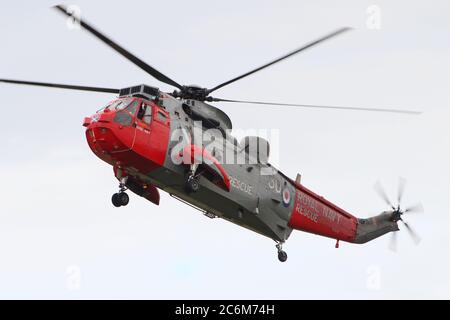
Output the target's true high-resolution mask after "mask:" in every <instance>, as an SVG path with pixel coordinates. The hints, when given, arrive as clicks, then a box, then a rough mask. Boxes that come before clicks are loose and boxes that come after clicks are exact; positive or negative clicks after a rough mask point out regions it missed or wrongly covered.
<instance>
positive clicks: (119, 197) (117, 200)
mask: <svg viewBox="0 0 450 320" xmlns="http://www.w3.org/2000/svg"><path fill="white" fill-rule="evenodd" d="M111 201H112V204H113V205H114V206H115V207H117V208H118V207H124V206H126V205H127V204H128V202H130V197H128V194H126V193H125V192H119V193H114V194H113V196H112V198H111Z"/></svg>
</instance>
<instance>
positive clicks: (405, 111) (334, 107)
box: [211, 98, 422, 114]
mask: <svg viewBox="0 0 450 320" xmlns="http://www.w3.org/2000/svg"><path fill="white" fill-rule="evenodd" d="M211 101H213V102H237V103H247V104H260V105H267V106H283V107H300V108H319V109H338V110H355V111H371V112H389V113H402V114H421V113H422V112H420V111H411V110H400V109H378V108H360V107H345V106H322V105H313V104H294V103H277V102H262V101H247V100H230V99H221V98H212V100H211Z"/></svg>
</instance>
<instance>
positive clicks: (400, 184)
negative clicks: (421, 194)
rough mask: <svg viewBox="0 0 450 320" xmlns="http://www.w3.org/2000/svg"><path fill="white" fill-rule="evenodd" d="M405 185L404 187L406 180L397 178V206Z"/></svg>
mask: <svg viewBox="0 0 450 320" xmlns="http://www.w3.org/2000/svg"><path fill="white" fill-rule="evenodd" d="M405 185H406V179H405V178H402V177H399V178H398V189H397V204H398V205H400V203H401V201H402V198H403V192H404V191H405Z"/></svg>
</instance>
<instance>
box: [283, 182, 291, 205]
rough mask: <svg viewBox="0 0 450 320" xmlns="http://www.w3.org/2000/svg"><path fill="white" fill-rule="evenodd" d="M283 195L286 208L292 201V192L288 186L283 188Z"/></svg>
mask: <svg viewBox="0 0 450 320" xmlns="http://www.w3.org/2000/svg"><path fill="white" fill-rule="evenodd" d="M282 197H283V205H284V206H285V207H286V208H287V207H289V204H290V203H291V193H290V192H289V189H288V187H284V188H283V191H282Z"/></svg>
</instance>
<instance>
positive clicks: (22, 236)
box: [0, 0, 450, 299]
mask: <svg viewBox="0 0 450 320" xmlns="http://www.w3.org/2000/svg"><path fill="white" fill-rule="evenodd" d="M73 3H75V4H77V5H78V6H79V7H80V8H81V10H82V16H83V17H84V18H86V19H87V20H88V21H90V22H92V24H94V25H95V26H97V27H98V28H99V29H100V30H101V31H103V32H104V33H106V34H107V35H109V36H111V37H112V38H113V39H114V40H116V41H117V42H119V43H120V44H122V45H123V46H124V47H125V48H127V49H129V50H130V51H131V52H133V53H135V54H136V55H137V56H139V57H141V58H142V59H143V60H145V61H146V62H148V63H149V64H151V65H152V66H155V67H156V68H157V69H159V70H161V71H162V72H164V73H166V74H167V75H169V76H170V77H172V78H174V79H175V80H177V81H178V82H180V83H186V84H190V83H197V84H201V85H204V86H209V87H211V86H214V85H216V84H218V83H221V82H223V81H225V80H228V79H230V78H232V77H234V76H236V75H239V74H242V73H244V72H246V71H248V70H250V69H251V68H253V67H256V66H259V65H261V64H263V63H265V62H267V61H268V60H271V59H273V58H275V57H278V56H280V55H282V54H284V53H286V52H288V51H290V50H293V49H295V48H296V47H299V46H300V45H302V44H304V43H306V42H308V41H310V40H313V39H315V38H317V37H319V36H322V35H324V34H326V33H328V32H329V31H332V30H334V29H335V28H337V27H341V26H352V27H354V28H355V30H353V31H352V32H349V33H346V34H344V35H341V36H339V37H337V38H335V39H333V40H331V41H329V42H326V43H323V44H321V45H320V46H317V47H315V48H313V49H311V50H308V51H306V52H304V53H302V54H300V55H298V56H296V57H294V58H292V59H289V60H287V61H284V62H283V63H280V64H278V65H276V66H274V67H271V68H269V69H266V70H264V71H262V72H260V73H258V74H256V75H253V76H251V77H248V78H246V79H245V80H242V81H240V82H237V83H235V84H232V85H230V86H228V87H226V88H223V89H221V90H220V91H218V92H217V93H216V96H220V97H224V98H234V99H255V100H268V101H280V102H298V103H311V104H314V103H315V104H330V105H348V106H362V107H380V108H389V107H392V108H394V107H396V108H404V109H419V110H423V111H424V112H425V113H424V114H423V115H421V116H406V115H395V114H381V113H379V114H378V113H368V112H347V111H333V110H306V109H305V110H303V109H296V108H277V107H264V106H251V105H239V104H236V105H225V104H223V105H218V106H219V107H221V108H222V109H223V110H224V111H225V112H227V113H228V114H229V116H230V118H231V119H232V121H233V124H234V127H235V128H243V129H248V128H253V129H271V128H273V129H279V130H280V140H281V148H280V150H279V151H280V154H279V158H280V167H281V169H282V170H283V172H285V173H286V174H287V175H289V176H291V177H293V178H295V175H296V173H297V172H300V173H302V175H303V183H304V184H305V185H306V186H307V187H309V188H311V189H313V190H314V191H316V192H318V193H319V194H322V195H324V196H326V197H327V198H328V199H330V200H331V201H333V202H335V203H336V204H338V205H339V206H341V207H343V208H344V209H346V210H348V211H350V212H351V213H353V214H355V215H357V216H359V217H368V216H371V215H375V214H378V213H379V212H380V211H382V210H384V209H386V206H385V205H384V203H383V202H382V201H381V200H380V199H379V198H378V197H377V195H376V194H375V192H374V191H373V184H374V183H375V181H376V180H377V179H380V180H381V181H382V182H383V183H384V185H385V186H386V189H387V190H388V193H389V195H391V198H394V197H395V194H396V186H397V177H398V176H402V177H405V178H406V179H407V180H408V185H407V189H406V192H405V197H404V204H405V205H408V204H413V203H415V202H417V201H421V202H422V203H423V205H424V207H425V210H426V213H425V214H423V215H415V216H413V215H411V216H410V217H407V220H408V221H409V222H411V223H412V225H413V226H414V227H415V229H416V230H417V231H418V232H419V233H420V235H421V236H422V239H423V240H422V242H421V243H420V245H419V246H417V247H415V246H414V244H413V242H412V241H411V239H410V238H409V237H408V234H407V233H406V232H405V230H401V232H400V234H399V235H398V238H399V239H398V240H399V243H398V250H399V252H398V253H397V254H395V253H393V252H391V251H389V250H388V249H387V246H388V240H389V236H388V237H383V238H380V239H377V240H375V241H373V242H370V243H368V244H366V245H352V244H347V243H344V242H342V243H341V247H340V248H339V249H338V250H336V249H335V248H334V244H335V243H334V241H333V240H331V239H327V238H322V237H318V236H314V235H310V234H306V233H302V232H298V231H297V232H296V231H294V232H293V234H292V235H291V237H290V239H289V240H288V242H287V244H286V245H285V250H286V251H287V253H288V255H289V259H288V261H287V263H284V264H282V263H279V262H278V260H277V258H276V250H275V248H274V243H273V242H272V241H271V240H269V239H266V238H264V237H262V236H260V235H257V234H255V233H252V232H250V231H247V230H245V229H242V228H240V227H237V226H235V225H233V224H231V223H229V222H226V221H223V220H220V219H215V220H209V219H207V218H205V217H203V216H202V215H201V214H200V213H199V212H197V211H195V210H194V209H192V208H190V207H188V206H186V205H184V204H182V203H180V202H178V201H176V200H174V199H172V198H171V197H170V196H168V195H167V194H166V193H161V204H160V206H159V207H156V206H154V205H153V204H151V203H149V202H148V201H146V200H144V199H142V198H139V197H137V196H135V195H133V196H131V202H130V205H128V206H127V207H125V208H120V209H117V208H114V207H113V206H112V205H111V203H110V197H111V195H112V193H114V192H116V191H117V181H116V179H115V178H114V176H113V172H112V168H111V167H110V166H109V165H107V164H106V163H103V162H102V161H101V160H99V159H98V158H96V157H95V156H94V154H93V153H92V152H91V151H90V149H89V147H88V146H87V143H86V141H85V138H84V129H83V127H82V126H81V123H82V119H83V117H84V116H87V115H90V114H92V113H93V112H95V111H96V110H97V109H99V108H100V107H102V106H104V105H105V104H106V103H107V102H108V101H109V100H112V99H113V98H114V97H113V96H112V95H108V94H100V93H88V92H73V91H68V90H59V89H50V88H49V89H46V88H35V87H25V86H14V85H7V84H0V96H1V98H2V99H1V100H2V107H1V110H2V121H1V124H2V125H1V127H0V136H1V137H2V141H3V144H2V151H1V157H0V176H1V177H2V180H3V181H2V184H1V187H0V194H1V195H2V196H1V200H2V201H1V203H0V298H151V299H160V298H193V299H197V298H203V299H207V298H211V299H216V298H247V299H249V298H267V299H272V298H275V299H278V298H283V299H299V298H344V299H345V298H357V299H363V298H364V299H365V298H368V299H381V298H388V299H391V298H447V299H448V298H450V275H449V273H448V270H449V269H450V259H449V249H448V244H449V241H450V232H448V225H449V222H450V216H449V214H450V211H449V209H450V205H449V202H448V196H449V190H450V169H449V163H450V153H449V151H448V147H449V142H450V132H449V129H448V122H449V118H450V117H449V116H450V109H449V103H450V99H449V95H448V83H449V74H450V62H449V53H450V46H449V42H448V39H449V33H450V21H449V20H448V16H449V14H450V12H449V11H450V4H449V2H448V1H432V2H430V1H396V2H395V3H393V1H340V2H339V5H338V4H337V3H336V2H335V1H308V2H307V1H221V2H217V1H187V2H186V1H164V2H161V1H155V2H153V3H152V2H151V1H142V2H138V1H130V0H128V1H115V2H114V3H113V2H112V1H96V2H95V3H92V1H74V2H73ZM53 4H56V2H55V1H40V2H37V1H29V2H28V1H14V2H10V1H8V2H6V1H2V3H1V6H0V39H1V50H0V78H16V79H24V80H37V81H48V82H60V83H69V84H84V85H93V86H106V87H118V88H120V87H125V86H129V85H135V84H139V83H147V84H150V85H155V86H159V87H160V88H161V89H163V90H172V88H169V87H168V86H166V85H164V84H161V83H159V82H157V81H156V80H154V79H152V78H151V77H150V76H148V75H146V74H145V72H143V71H142V70H140V69H139V68H137V67H135V66H134V65H132V64H131V63H130V62H128V61H127V60H125V59H124V58H122V57H121V56H120V55H118V54H116V53H115V52H113V51H112V50H111V49H110V48H108V47H106V46H105V45H104V44H102V43H101V42H99V41H97V40H96V39H94V38H93V37H92V36H91V35H89V34H88V33H87V32H83V31H73V30H72V31H71V30H69V29H68V28H67V27H66V24H65V20H64V18H63V17H62V16H61V15H59V14H57V13H56V12H54V11H53V10H50V9H49V7H50V6H51V5H53ZM371 4H377V5H379V7H380V8H381V18H382V20H381V30H369V29H367V27H366V19H367V14H366V9H367V7H368V6H369V5H371ZM400 227H401V226H400ZM403 229H404V228H403ZM72 266H73V268H72ZM78 271H79V272H80V274H81V278H80V281H79V282H77V275H78ZM77 284H79V287H78V286H77Z"/></svg>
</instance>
